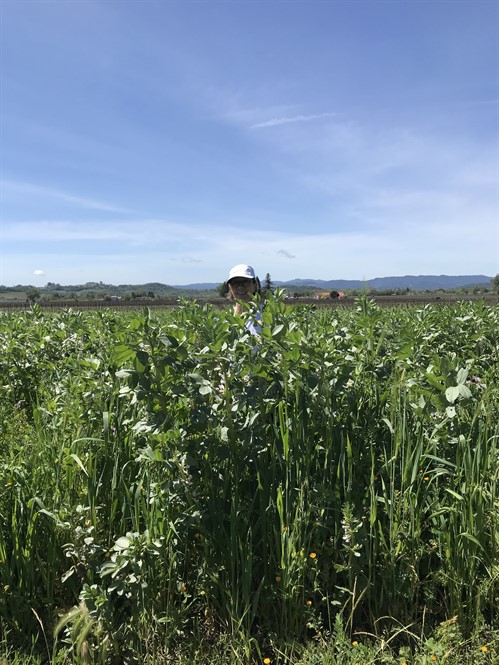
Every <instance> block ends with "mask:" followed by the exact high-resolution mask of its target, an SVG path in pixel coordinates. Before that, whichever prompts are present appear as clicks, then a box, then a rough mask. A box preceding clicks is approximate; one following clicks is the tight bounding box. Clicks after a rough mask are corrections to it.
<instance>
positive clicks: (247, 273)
mask: <svg viewBox="0 0 499 665" xmlns="http://www.w3.org/2000/svg"><path fill="white" fill-rule="evenodd" d="M234 277H244V278H245V279H255V271H254V270H253V268H252V267H251V266H247V265H245V264H244V263H239V264H238V265H237V266H234V267H233V268H231V269H230V272H229V278H228V280H227V281H228V282H230V280H231V279H234Z"/></svg>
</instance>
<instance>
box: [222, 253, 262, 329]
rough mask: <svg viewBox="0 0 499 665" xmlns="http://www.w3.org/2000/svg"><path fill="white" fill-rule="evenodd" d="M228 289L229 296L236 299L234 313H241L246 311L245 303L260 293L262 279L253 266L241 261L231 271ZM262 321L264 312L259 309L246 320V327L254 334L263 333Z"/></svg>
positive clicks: (230, 298)
mask: <svg viewBox="0 0 499 665" xmlns="http://www.w3.org/2000/svg"><path fill="white" fill-rule="evenodd" d="M227 289H228V291H227V298H228V299H229V300H234V301H235V303H234V314H236V315H240V314H242V313H243V312H244V311H245V307H244V303H248V302H251V300H252V299H253V298H254V297H255V295H256V294H257V293H260V280H259V279H258V277H257V276H256V275H255V271H254V269H253V268H252V267H251V266H249V265H246V264H244V263H239V264H238V265H237V266H234V267H233V268H231V269H230V271H229V277H228V279H227ZM261 321H262V314H261V312H260V311H259V310H258V311H256V312H255V313H254V315H253V317H252V318H251V319H248V321H246V328H247V329H248V331H249V332H250V333H251V334H252V335H259V334H260V333H261V331H262V326H261Z"/></svg>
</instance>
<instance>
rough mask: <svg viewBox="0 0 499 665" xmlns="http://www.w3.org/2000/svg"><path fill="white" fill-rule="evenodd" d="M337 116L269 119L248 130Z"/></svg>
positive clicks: (301, 116)
mask: <svg viewBox="0 0 499 665" xmlns="http://www.w3.org/2000/svg"><path fill="white" fill-rule="evenodd" d="M337 115H339V114H338V113H313V114H310V115H294V116H288V117H286V116H284V117H280V118H271V119H270V120H264V121H263V122H257V123H255V124H253V125H250V129H262V128H265V127H277V126H278V125H289V124H292V123H295V122H310V121H312V120H320V119H322V118H333V117H335V116H337Z"/></svg>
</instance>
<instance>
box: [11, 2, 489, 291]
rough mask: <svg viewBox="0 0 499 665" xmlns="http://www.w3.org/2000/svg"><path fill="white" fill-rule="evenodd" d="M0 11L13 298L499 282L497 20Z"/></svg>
mask: <svg viewBox="0 0 499 665" xmlns="http://www.w3.org/2000/svg"><path fill="white" fill-rule="evenodd" d="M0 12H1V61H0V69H1V72H0V73H1V91H0V124H1V126H0V130H1V143H0V167H1V172H0V178H1V192H0V194H1V200H0V216H1V220H0V221H1V224H0V227H1V228H0V284H5V285H14V284H36V285H44V284H46V283H47V282H48V281H50V282H58V283H61V284H81V283H85V282H87V281H104V282H106V283H113V284H124V283H127V284H140V283H145V282H153V281H157V282H163V283H166V284H187V283H193V282H220V281H223V280H224V279H225V277H226V274H227V272H228V270H229V268H230V267H231V266H232V265H233V264H236V263H250V264H252V265H254V267H255V269H256V270H257V272H258V274H260V276H262V277H263V276H264V275H265V273H267V272H269V273H271V275H272V277H273V278H274V279H275V280H284V281H285V280H288V279H293V278H296V277H300V278H315V279H340V278H345V279H371V278H374V277H383V276H389V275H406V274H448V275H456V274H485V275H495V274H496V273H499V104H498V98H499V2H498V0H471V1H470V2H468V1H467V0H445V1H444V0H428V1H425V0H386V1H385V0H345V1H334V0H329V1H328V0H323V1H314V0H306V1H305V2H301V1H300V0H295V1H288V0H281V1H273V0H265V1H263V0H262V1H258V0H247V1H245V0H227V1H225V2H219V1H218V0H202V1H196V0H183V1H178V2H170V1H168V0H141V1H140V2H138V1H137V2H136V1H135V0H128V1H125V0H100V1H93V0H64V1H63V0H59V1H53V0H47V1H46V0H0Z"/></svg>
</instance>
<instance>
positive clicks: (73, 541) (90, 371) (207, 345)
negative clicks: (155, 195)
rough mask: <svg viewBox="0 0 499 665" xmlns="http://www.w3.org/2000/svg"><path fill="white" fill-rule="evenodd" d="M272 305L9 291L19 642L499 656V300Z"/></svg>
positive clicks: (183, 650) (391, 659) (281, 657)
mask: <svg viewBox="0 0 499 665" xmlns="http://www.w3.org/2000/svg"><path fill="white" fill-rule="evenodd" d="M250 315H251V313H250V312H248V316H250ZM263 324H264V325H263V332H262V338H261V339H259V338H256V337H253V336H250V335H248V334H245V328H244V326H243V325H241V322H240V321H238V320H236V319H235V318H234V316H233V315H232V313H231V312H230V311H228V310H227V309H224V308H220V307H216V306H214V305H211V304H206V305H204V306H201V305H199V304H196V303H195V302H183V303H181V304H180V305H179V306H177V307H175V308H169V309H155V310H153V309H150V308H144V309H143V310H138V311H137V310H136V311H125V310H121V309H118V308H112V309H111V308H108V309H102V310H99V309H96V310H88V311H83V310H78V309H64V308H63V309H60V310H58V311H46V310H44V309H42V308H40V307H39V306H37V305H35V306H34V307H32V308H31V309H29V310H26V311H20V312H2V313H0V344H1V348H2V353H1V356H0V411H1V419H0V633H1V634H0V662H1V659H2V655H4V654H7V653H10V654H11V660H6V662H17V663H19V665H20V664H21V663H28V662H30V663H31V662H33V663H35V662H37V663H38V662H53V663H59V664H62V663H68V664H69V663H103V664H104V663H157V664H158V665H160V664H161V665H162V664H166V663H183V662H190V663H199V664H201V663H214V662H220V663H248V664H249V663H254V662H255V663H265V664H266V665H267V664H269V663H272V664H274V663H295V664H298V663H300V664H303V665H314V664H317V665H318V664H319V663H330V664H331V665H334V664H335V663H338V664H339V663H341V664H342V665H344V664H345V665H346V664H347V663H352V664H354V663H358V664H359V665H360V663H362V664H363V665H365V664H366V663H378V662H379V663H391V664H394V665H395V664H396V665H401V664H402V663H404V662H405V663H407V665H411V664H412V665H417V664H420V665H426V664H427V663H433V662H445V663H456V664H457V663H459V664H460V665H461V664H464V663H469V664H472V663H473V664H474V663H496V662H499V660H498V659H499V654H498V651H497V650H498V646H499V640H498V637H497V635H498V629H499V624H498V616H497V607H498V601H499V548H498V544H499V543H498V541H499V517H498V516H499V511H498V509H499V496H498V491H497V483H498V480H499V418H498V404H499V309H498V307H497V306H496V305H488V304H487V303H485V302H484V301H478V302H471V301H470V302H453V303H438V304H421V305H418V304H417V303H415V304H414V306H412V307H390V308H384V307H381V306H380V305H379V304H377V303H376V302H374V301H372V300H369V299H368V298H367V297H365V296H362V297H359V298H357V299H356V300H355V301H354V303H353V305H352V306H350V307H310V306H308V305H301V304H298V305H293V306H292V307H290V306H287V305H286V304H285V303H284V302H282V301H280V299H279V297H277V298H276V299H273V298H272V299H270V301H269V302H268V303H267V305H266V307H265V310H264V313H263ZM2 649H3V651H2ZM13 654H15V657H14V655H13ZM22 654H26V655H25V656H24V658H25V660H22V659H23V656H22ZM27 654H32V657H28V655H27ZM213 654H216V657H215V656H214V655H213ZM4 657H7V656H4ZM17 659H19V660H17Z"/></svg>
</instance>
